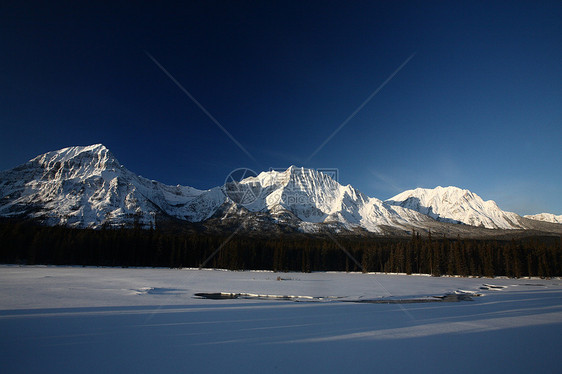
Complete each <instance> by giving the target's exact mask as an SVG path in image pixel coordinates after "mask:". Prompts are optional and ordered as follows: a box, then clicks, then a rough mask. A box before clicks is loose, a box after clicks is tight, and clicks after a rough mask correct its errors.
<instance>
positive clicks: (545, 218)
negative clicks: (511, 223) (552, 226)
mask: <svg viewBox="0 0 562 374" xmlns="http://www.w3.org/2000/svg"><path fill="white" fill-rule="evenodd" d="M524 217H525V218H529V219H534V220H535V221H542V222H550V223H561V224H562V215H559V216H556V215H554V214H552V213H540V214H533V215H528V216H524Z"/></svg>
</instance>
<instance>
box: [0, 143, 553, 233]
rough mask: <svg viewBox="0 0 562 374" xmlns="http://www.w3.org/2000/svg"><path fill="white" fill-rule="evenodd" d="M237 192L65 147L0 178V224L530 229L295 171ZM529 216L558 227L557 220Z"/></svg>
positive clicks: (429, 198) (492, 206) (263, 177)
mask: <svg viewBox="0 0 562 374" xmlns="http://www.w3.org/2000/svg"><path fill="white" fill-rule="evenodd" d="M240 183H241V185H247V186H251V187H252V188H253V189H255V190H258V191H259V194H258V195H257V196H256V199H255V200H254V201H251V202H249V203H246V204H240V203H237V202H235V201H233V200H232V198H231V197H232V196H230V197H229V196H227V194H226V193H225V190H224V186H220V187H214V188H211V189H209V190H206V191H202V190H198V189H195V188H192V187H187V186H180V185H177V186H168V185H165V184H162V183H159V182H157V181H152V180H148V179H146V178H143V177H141V176H138V175H136V174H134V173H133V172H131V171H129V170H127V169H126V168H125V167H124V166H123V165H121V164H120V163H119V162H118V161H117V159H116V158H115V157H114V156H113V154H112V153H111V152H110V151H109V150H108V149H107V148H106V147H105V146H103V145H102V144H95V145H91V146H86V147H69V148H64V149H61V150H58V151H53V152H48V153H45V154H43V155H40V156H37V157H35V158H34V159H32V160H30V161H29V162H27V163H25V164H23V165H20V166H17V167H15V168H13V169H11V170H7V171H3V172H0V216H3V217H27V218H32V219H38V220H40V221H41V222H43V223H45V224H48V225H67V226H72V227H91V228H100V227H104V226H110V227H120V226H124V227H131V226H134V225H139V226H141V227H147V228H148V227H154V226H156V223H157V220H158V218H159V217H173V218H176V219H179V220H183V221H188V222H212V224H213V225H215V224H217V223H218V224H219V226H220V225H222V224H224V225H226V226H228V225H239V224H244V225H245V227H247V228H249V229H252V230H263V229H267V228H272V227H276V226H275V225H277V227H278V225H284V226H287V227H291V228H292V229H296V230H299V231H304V232H321V231H323V230H329V231H333V232H339V231H341V230H345V231H355V230H360V231H361V230H363V231H368V232H373V233H378V234H385V233H391V232H394V233H408V232H411V231H412V230H419V229H421V230H426V229H431V230H434V229H436V228H439V227H444V231H450V230H451V227H453V226H457V227H460V226H459V225H458V224H464V225H470V226H477V227H484V228H488V229H520V228H523V229H524V228H526V227H524V225H525V224H526V225H527V226H530V225H529V224H528V222H530V221H529V220H526V222H527V223H525V220H523V219H522V218H521V217H520V216H518V215H517V214H515V213H510V212H504V211H502V210H501V209H500V208H499V207H498V206H497V204H496V203H495V202H493V201H484V200H482V199H481V198H480V197H479V196H478V195H476V194H474V193H472V192H470V191H468V190H462V189H460V188H457V187H446V188H444V187H437V188H435V189H423V188H418V189H415V190H409V191H405V192H403V193H401V194H399V195H396V196H395V197H393V198H392V199H389V200H387V201H382V200H379V199H377V198H374V197H369V196H367V195H365V194H363V193H362V192H361V191H359V190H357V189H355V188H353V187H352V186H351V185H347V186H343V185H341V184H339V183H338V182H337V181H336V180H334V179H332V178H331V177H330V176H328V175H326V174H323V173H321V172H318V171H316V170H312V169H305V168H298V167H295V166H291V167H289V168H288V169H287V170H285V171H268V172H262V173H260V174H259V175H258V176H256V177H249V178H246V179H244V180H242V181H241V182H240ZM235 200H236V199H235ZM539 216H540V217H539ZM537 217H538V218H534V219H539V220H544V221H548V222H554V221H553V220H558V222H560V216H558V217H557V216H553V215H547V214H542V215H538V216H537ZM527 218H531V217H527ZM439 222H444V223H448V224H451V223H453V224H457V225H449V226H445V225H443V224H442V223H439ZM541 225H542V224H541ZM545 225H546V224H545ZM535 226H536V225H535Z"/></svg>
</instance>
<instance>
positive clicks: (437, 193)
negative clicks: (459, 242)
mask: <svg viewBox="0 0 562 374" xmlns="http://www.w3.org/2000/svg"><path fill="white" fill-rule="evenodd" d="M387 202H388V203H389V204H392V205H397V206H401V207H403V208H407V209H411V210H415V211H418V212H420V213H422V214H425V215H427V216H429V217H431V218H433V219H435V220H438V221H442V222H450V223H464V224H466V225H471V226H480V227H485V228H489V229H498V228H499V229H518V228H523V226H522V225H521V224H520V223H519V220H518V217H519V215H517V214H515V213H511V212H504V211H503V210H501V209H500V208H499V207H498V205H497V204H496V203H495V202H494V201H492V200H489V201H484V200H482V198H481V197H480V196H478V195H477V194H475V193H473V192H470V191H469V190H463V189H460V188H458V187H441V186H439V187H437V188H434V189H427V188H416V189H415V190H408V191H404V192H402V193H400V194H398V195H396V196H394V197H393V198H390V199H389V200H387Z"/></svg>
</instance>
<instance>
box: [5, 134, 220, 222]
mask: <svg viewBox="0 0 562 374" xmlns="http://www.w3.org/2000/svg"><path fill="white" fill-rule="evenodd" d="M219 190H220V189H219ZM202 195H205V199H203V200H204V201H203V202H201V201H200V200H201V199H199V198H200V197H201V196H202ZM217 195H218V194H217V191H216V190H209V191H200V190H197V189H194V188H191V187H183V186H175V187H174V186H167V185H164V184H162V183H159V182H156V181H150V180H148V179H146V178H143V177H140V176H137V175H135V174H134V173H132V172H131V171H129V170H127V169H126V168H125V167H123V166H122V165H121V164H120V163H119V162H118V161H117V159H116V158H115V157H114V156H113V155H112V154H111V152H109V150H108V149H107V148H106V147H104V146H103V145H101V144H96V145H92V146H87V147H69V148H64V149H61V150H59V151H53V152H48V153H45V154H43V155H40V156H37V157H36V158H34V159H32V160H30V161H29V162H27V163H25V164H23V165H20V166H18V167H16V168H14V169H11V170H8V171H4V172H1V173H0V215H1V216H8V217H9V216H26V217H30V218H36V219H39V220H41V221H43V222H44V223H46V224H50V225H68V226H75V227H94V228H98V227H101V226H103V225H110V226H130V225H134V224H140V225H141V226H143V227H148V226H151V225H154V224H155V218H156V216H157V215H158V214H162V213H165V214H168V215H171V216H181V217H182V218H184V219H191V220H201V219H205V218H207V216H208V215H210V214H212V212H214V209H216V205H217V204H218V205H220V204H221V203H222V201H220V197H219V196H217ZM186 207H187V208H186Z"/></svg>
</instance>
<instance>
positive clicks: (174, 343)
mask: <svg viewBox="0 0 562 374" xmlns="http://www.w3.org/2000/svg"><path fill="white" fill-rule="evenodd" d="M278 277H279V278H280V279H281V280H277V279H278ZM486 288H487V289H486ZM455 291H457V292H468V293H481V294H482V296H479V297H474V300H473V301H462V302H451V303H441V302H434V303H416V304H369V303H355V302H343V301H342V300H347V301H354V300H375V299H381V298H386V299H409V298H428V297H431V296H439V295H444V294H446V293H452V292H455ZM198 292H217V293H220V292H223V293H241V294H242V293H243V294H246V295H249V296H252V295H299V296H301V298H300V300H301V301H300V302H296V301H286V300H260V299H255V298H251V297H250V298H237V299H225V300H209V299H201V298H194V297H193V295H194V294H195V293H198ZM561 297H562V282H561V281H560V280H559V279H551V280H540V279H498V278H496V279H489V278H480V279H478V278H460V277H455V278H447V277H442V278H436V277H429V276H405V275H384V274H358V273H347V274H346V273H312V274H301V273H272V272H265V271H264V272H230V271H218V270H195V269H120V268H82V267H51V266H33V267H18V266H0V332H1V335H0V336H1V339H0V372H3V373H33V372H45V373H71V372H82V373H90V372H91V373H99V372H120V373H137V372H143V373H150V372H155V373H156V372H158V373H180V372H181V373H184V372H231V373H246V372H280V373H286V372H295V373H301V372H302V373H310V372H328V373H331V372H334V373H336V372H337V373H341V372H373V371H376V372H419V373H425V372H432V373H435V372H437V373H439V372H443V373H450V372H456V373H474V372H484V373H491V372H556V371H558V370H559V359H558V352H559V351H560V342H559V337H560V334H561V333H562V304H561V303H560V300H561ZM318 298H322V299H318Z"/></svg>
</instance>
